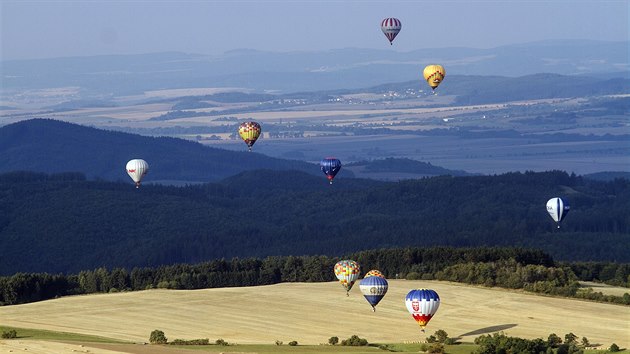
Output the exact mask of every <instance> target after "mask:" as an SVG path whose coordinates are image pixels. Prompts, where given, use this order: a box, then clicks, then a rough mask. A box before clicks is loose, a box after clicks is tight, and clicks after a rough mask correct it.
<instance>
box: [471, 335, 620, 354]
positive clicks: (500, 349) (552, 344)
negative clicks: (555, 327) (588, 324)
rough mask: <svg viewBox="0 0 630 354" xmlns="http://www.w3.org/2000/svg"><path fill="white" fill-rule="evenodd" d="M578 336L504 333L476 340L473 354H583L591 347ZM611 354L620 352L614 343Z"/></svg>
mask: <svg viewBox="0 0 630 354" xmlns="http://www.w3.org/2000/svg"><path fill="white" fill-rule="evenodd" d="M578 339H579V338H578V336H576V335H575V334H573V333H567V334H566V335H565V336H564V341H563V340H562V338H560V337H559V336H558V335H557V334H555V333H551V334H550V335H549V337H548V338H547V340H546V341H545V340H543V339H541V338H536V339H531V340H530V339H523V338H517V337H508V336H507V335H505V334H504V333H503V332H499V333H494V334H488V335H482V336H480V337H477V338H475V344H477V345H479V348H478V349H477V350H475V351H474V352H473V353H475V354H494V353H548V354H582V353H584V349H588V348H590V347H591V344H590V342H589V340H588V338H586V337H582V339H581V341H578ZM609 351H610V352H615V351H619V347H618V346H617V344H615V343H613V344H612V345H611V346H610V348H609Z"/></svg>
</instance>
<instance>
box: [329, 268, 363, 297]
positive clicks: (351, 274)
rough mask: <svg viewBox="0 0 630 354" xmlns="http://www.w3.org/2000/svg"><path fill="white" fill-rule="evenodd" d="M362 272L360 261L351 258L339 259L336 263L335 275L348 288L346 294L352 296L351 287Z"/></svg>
mask: <svg viewBox="0 0 630 354" xmlns="http://www.w3.org/2000/svg"><path fill="white" fill-rule="evenodd" d="M360 272H361V267H359V263H357V262H355V261H352V260H349V259H346V260H342V261H339V262H337V264H335V276H336V277H337V279H339V282H340V283H341V285H343V287H344V288H345V289H346V296H350V294H349V293H350V289H352V286H353V285H354V282H355V281H357V279H359V273H360Z"/></svg>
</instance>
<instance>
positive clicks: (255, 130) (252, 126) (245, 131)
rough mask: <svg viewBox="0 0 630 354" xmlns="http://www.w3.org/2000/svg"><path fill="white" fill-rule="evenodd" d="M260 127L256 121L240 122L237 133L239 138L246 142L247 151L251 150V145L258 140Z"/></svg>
mask: <svg viewBox="0 0 630 354" xmlns="http://www.w3.org/2000/svg"><path fill="white" fill-rule="evenodd" d="M260 133H261V129H260V124H258V123H256V122H245V123H241V125H240V126H239V127H238V135H240V136H241V139H243V141H244V142H245V144H247V147H248V148H249V151H252V146H253V145H254V143H255V142H256V140H258V137H259V136H260Z"/></svg>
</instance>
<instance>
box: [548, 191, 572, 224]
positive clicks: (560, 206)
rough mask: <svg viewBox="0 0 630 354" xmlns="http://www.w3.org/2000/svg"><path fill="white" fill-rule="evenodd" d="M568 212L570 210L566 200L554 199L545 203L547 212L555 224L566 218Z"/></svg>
mask: <svg viewBox="0 0 630 354" xmlns="http://www.w3.org/2000/svg"><path fill="white" fill-rule="evenodd" d="M569 210H571V207H570V206H569V203H568V202H567V201H566V200H562V198H558V197H555V198H551V199H549V201H547V212H548V213H549V215H550V216H551V218H552V219H553V220H554V221H555V222H557V223H560V222H561V221H562V219H564V217H565V216H567V213H568V212H569ZM558 227H560V226H558Z"/></svg>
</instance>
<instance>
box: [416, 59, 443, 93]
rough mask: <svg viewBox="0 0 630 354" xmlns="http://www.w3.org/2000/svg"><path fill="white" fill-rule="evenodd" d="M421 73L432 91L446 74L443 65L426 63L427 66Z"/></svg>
mask: <svg viewBox="0 0 630 354" xmlns="http://www.w3.org/2000/svg"><path fill="white" fill-rule="evenodd" d="M422 74H423V76H424V79H425V80H427V83H428V84H429V86H431V89H432V90H433V92H435V89H436V88H437V87H438V86H439V85H440V83H441V82H442V80H444V76H446V70H444V67H442V65H438V64H431V65H427V67H426V68H424V71H423V72H422Z"/></svg>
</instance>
